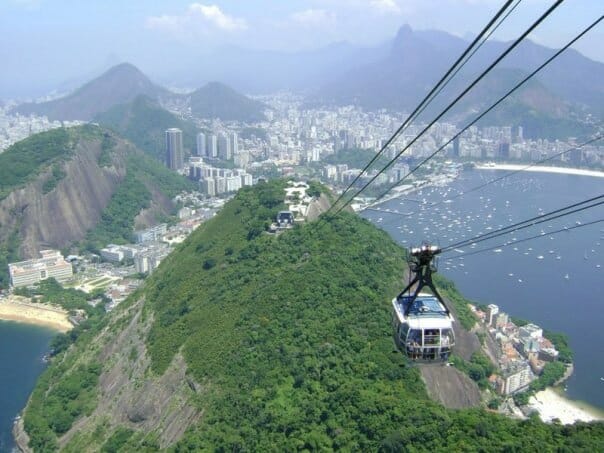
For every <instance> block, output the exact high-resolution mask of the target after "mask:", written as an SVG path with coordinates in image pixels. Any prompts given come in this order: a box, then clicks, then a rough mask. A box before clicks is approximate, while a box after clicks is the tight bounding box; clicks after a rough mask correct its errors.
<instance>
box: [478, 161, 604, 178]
mask: <svg viewBox="0 0 604 453" xmlns="http://www.w3.org/2000/svg"><path fill="white" fill-rule="evenodd" d="M476 169H477V170H508V171H518V170H522V171H532V172H538V173H558V174H564V175H578V176H594V177H596V178H604V171H598V170H583V169H580V168H565V167H541V166H534V167H527V165H517V164H489V165H477V166H476Z"/></svg>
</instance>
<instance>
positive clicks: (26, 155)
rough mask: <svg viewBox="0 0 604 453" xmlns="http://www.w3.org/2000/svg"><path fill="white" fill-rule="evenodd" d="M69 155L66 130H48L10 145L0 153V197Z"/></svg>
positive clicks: (58, 163) (71, 151) (71, 150)
mask: <svg viewBox="0 0 604 453" xmlns="http://www.w3.org/2000/svg"><path fill="white" fill-rule="evenodd" d="M72 154H73V146H72V144H70V138H69V132H68V130H67V129H64V128H59V129H52V130H50V131H47V132H42V133H40V134H35V135H32V136H31V137H28V138H26V139H25V140H21V141H20V142H17V143H15V144H13V145H11V146H10V147H9V148H8V149H7V150H6V151H4V152H3V153H1V154H0V200H1V199H3V198H5V197H6V196H7V195H8V194H9V193H11V192H12V191H13V190H15V189H16V188H19V187H22V186H24V185H25V184H27V183H28V182H29V181H31V180H33V179H35V178H37V177H38V176H39V174H40V173H42V172H43V171H44V170H45V169H46V168H48V167H50V166H51V165H57V166H58V165H60V163H61V162H64V161H65V160H67V159H69V158H70V156H71V155H72Z"/></svg>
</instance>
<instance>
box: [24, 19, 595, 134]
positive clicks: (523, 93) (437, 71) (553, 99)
mask: <svg viewBox="0 0 604 453" xmlns="http://www.w3.org/2000/svg"><path fill="white" fill-rule="evenodd" d="M508 44H509V43H504V42H499V41H488V42H487V43H485V44H484V45H483V46H482V48H481V49H480V50H479V51H478V52H477V53H476V55H474V57H473V58H472V59H471V60H470V61H469V62H468V64H467V65H466V66H465V67H464V68H463V69H462V70H461V71H460V73H459V74H458V75H457V76H456V77H455V78H454V79H453V80H452V81H451V83H450V84H449V86H448V87H447V88H446V89H445V90H444V91H443V92H442V93H441V95H440V96H439V99H437V100H436V101H435V102H434V104H433V106H432V107H431V109H428V110H427V111H426V112H425V115H424V119H427V118H428V117H429V115H433V114H434V113H435V112H437V111H438V109H439V108H442V107H443V106H445V105H447V104H448V102H449V101H450V100H452V99H453V98H454V96H455V95H457V93H459V92H461V90H462V89H463V88H465V86H466V85H467V84H468V83H469V82H470V81H471V80H473V79H474V78H475V77H476V76H477V75H478V74H479V73H480V72H481V71H482V70H483V69H484V68H485V67H486V66H487V65H488V64H489V63H490V62H491V61H493V60H494V59H495V58H496V57H497V56H498V55H500V54H501V52H503V50H504V49H505V48H506V46H507V45H508ZM467 45H468V41H466V40H465V39H462V38H459V37H456V36H453V35H450V34H448V33H445V32H441V31H434V30H428V31H425V30H424V31H417V30H412V29H411V27H409V26H408V25H405V26H403V27H401V28H400V30H399V31H398V33H397V35H396V36H395V37H394V39H393V40H391V41H389V42H387V43H384V44H380V45H378V46H375V47H372V48H359V47H355V46H354V45H351V44H348V43H336V44H333V45H330V46H327V47H324V48H322V49H318V50H315V51H306V52H298V53H285V52H274V51H258V50H254V51H251V50H244V49H239V48H227V49H223V50H222V51H221V52H216V53H215V54H213V55H212V56H211V58H210V57H208V58H203V59H202V58H198V59H194V60H193V61H192V63H191V65H190V66H191V67H190V68H189V70H188V71H187V75H184V74H181V75H180V76H178V75H174V77H176V78H177V79H179V81H180V83H183V82H185V83H188V84H190V83H194V84H196V83H200V81H202V80H205V81H207V80H217V79H218V80H225V81H227V82H228V83H229V84H231V85H232V86H234V87H236V88H238V89H243V90H245V91H246V92H276V91H279V90H283V89H286V90H292V91H295V92H299V93H302V94H304V95H305V96H306V99H307V102H308V103H309V104H311V105H325V104H327V105H346V104H356V105H359V106H362V107H363V108H365V109H369V110H375V109H381V108H385V109H391V110H396V111H411V110H412V109H413V107H415V105H416V104H417V103H418V102H419V100H420V99H422V98H423V96H424V95H425V94H426V93H427V92H428V91H429V89H430V88H431V87H432V86H433V85H434V84H435V83H436V81H437V80H438V79H439V78H440V77H441V75H442V74H444V72H445V71H446V69H447V68H448V67H449V66H450V65H451V64H452V63H453V61H454V60H455V59H456V58H457V56H459V55H460V54H461V52H462V51H463V50H464V49H465V48H466V47H467ZM553 52H555V50H554V49H550V48H547V47H544V46H541V45H538V44H535V43H533V42H531V41H525V42H523V43H522V44H521V45H520V46H518V47H517V49H516V50H515V51H514V52H513V53H512V54H510V55H509V56H508V57H506V58H505V59H504V60H503V61H502V62H501V63H500V64H499V65H498V66H497V67H496V68H495V69H494V70H493V71H492V72H491V73H490V74H489V75H488V76H487V77H486V78H485V79H484V80H483V81H482V82H481V83H480V84H478V86H476V87H475V89H474V90H472V92H470V93H469V94H468V95H467V96H466V97H465V98H464V99H463V102H461V103H460V104H459V105H458V106H456V107H455V109H453V110H452V111H451V112H450V114H449V115H448V116H447V117H446V119H447V120H450V121H453V122H457V123H460V122H464V121H466V120H467V119H468V118H471V117H472V114H473V113H475V112H477V111H479V110H481V109H483V108H485V107H487V106H488V105H490V103H492V102H493V101H494V100H496V99H497V95H501V94H503V93H505V92H506V91H507V90H508V89H509V88H510V87H511V86H512V85H513V84H514V83H515V82H516V81H518V80H520V79H521V78H522V77H524V76H526V75H527V74H529V73H530V72H531V71H532V70H533V69H534V68H536V67H537V66H538V65H540V64H541V63H542V62H543V61H545V60H546V59H547V58H548V57H549V56H551V55H552V54H553ZM208 60H211V61H212V64H211V65H208V64H206V63H207V61H208ZM602 80H604V64H603V63H599V62H596V61H593V60H590V59H588V58H586V57H584V56H583V55H581V54H580V53H578V52H576V51H574V50H567V51H566V52H564V53H563V54H562V55H561V56H560V57H559V58H558V59H557V60H555V61H554V62H553V63H552V64H551V65H549V66H548V67H547V68H545V69H544V70H543V71H542V72H541V73H540V74H539V75H538V76H537V77H535V78H534V79H533V81H531V83H530V84H527V85H526V86H525V87H523V88H522V89H521V90H519V91H518V92H517V93H515V94H514V95H513V96H512V97H511V98H510V100H508V101H506V102H505V103H504V104H502V105H501V106H500V107H499V108H498V109H497V110H496V111H494V112H492V113H491V114H489V115H488V116H487V117H485V118H484V119H483V120H482V121H481V124H483V125H487V124H490V125H504V124H505V125H512V126H519V125H522V126H524V128H525V134H526V136H527V137H531V136H541V137H551V138H557V137H561V136H564V134H570V135H581V134H583V133H585V132H586V131H587V133H589V125H586V124H584V123H582V122H581V121H579V120H578V119H579V118H582V117H585V114H586V113H592V114H594V115H595V117H596V118H604V83H603V82H602ZM141 95H144V96H146V97H147V98H148V99H151V100H152V101H154V102H156V103H157V104H159V105H160V106H161V105H164V104H165V103H166V102H172V101H174V102H177V103H179V104H181V105H182V104H183V103H184V105H186V106H188V107H190V109H191V112H192V114H193V115H195V116H197V117H201V118H220V119H222V120H225V121H230V120H241V121H258V120H262V119H263V118H264V115H263V110H264V109H265V106H264V105H262V104H261V103H259V102H256V101H254V100H252V99H250V98H247V97H245V96H243V95H242V94H240V93H238V92H237V91H235V90H234V89H232V88H230V87H228V86H226V85H224V84H222V83H218V82H210V83H207V84H206V85H205V86H203V87H202V88H200V89H198V90H196V91H194V92H192V93H190V94H188V95H182V94H176V93H172V92H170V91H169V90H167V89H165V88H162V87H161V86H159V85H157V84H155V83H153V82H151V81H150V80H149V78H147V77H146V76H145V75H144V74H143V73H142V72H141V71H139V70H138V69H137V68H135V67H134V66H132V65H130V64H127V63H123V64H120V65H118V66H115V67H113V68H112V69H110V70H109V71H107V72H106V73H104V74H103V75H101V76H100V77H98V78H96V79H94V80H92V81H91V82H89V83H87V84H85V85H84V86H82V87H81V88H79V89H78V90H76V91H75V92H74V93H72V94H70V95H69V96H66V97H64V98H61V99H56V100H53V101H50V102H44V103H39V104H32V103H29V104H23V105H20V106H18V107H17V108H16V109H15V111H17V112H19V113H23V114H28V113H37V114H43V115H47V116H48V117H49V118H51V119H60V120H67V119H82V120H91V119H93V118H94V117H95V116H96V115H98V114H101V113H103V112H106V111H108V110H110V109H111V108H113V107H115V106H116V105H120V104H128V103H130V102H132V101H133V100H134V99H135V98H137V97H138V96H141Z"/></svg>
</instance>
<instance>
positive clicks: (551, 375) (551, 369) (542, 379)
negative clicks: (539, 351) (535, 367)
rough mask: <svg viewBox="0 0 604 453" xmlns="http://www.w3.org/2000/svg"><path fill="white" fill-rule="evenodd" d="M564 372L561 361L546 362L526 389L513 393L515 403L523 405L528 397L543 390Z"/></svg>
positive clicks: (563, 365) (526, 402)
mask: <svg viewBox="0 0 604 453" xmlns="http://www.w3.org/2000/svg"><path fill="white" fill-rule="evenodd" d="M565 372H566V365H565V364H564V363H562V362H548V363H546V364H545V366H544V367H543V371H542V372H541V375H540V376H539V377H538V378H537V379H535V380H534V381H533V382H531V383H530V385H529V388H528V390H526V391H525V392H522V393H517V394H515V395H514V401H515V402H516V404H519V405H521V406H522V405H525V404H528V402H529V399H530V397H531V396H532V395H534V394H535V393H537V392H539V391H541V390H545V389H546V388H547V387H551V386H552V385H554V384H555V383H556V382H558V381H559V380H560V379H562V376H564V373H565Z"/></svg>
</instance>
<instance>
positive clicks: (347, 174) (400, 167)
mask: <svg viewBox="0 0 604 453" xmlns="http://www.w3.org/2000/svg"><path fill="white" fill-rule="evenodd" d="M361 171H362V169H360V168H349V167H348V165H347V164H338V165H325V166H324V167H323V177H324V178H325V179H327V180H328V181H330V182H335V183H343V184H349V183H351V182H352V181H354V179H355V178H356V177H357V176H359V175H360V174H361ZM376 174H377V170H372V171H369V172H366V173H364V174H363V175H362V176H361V177H360V178H359V179H358V184H359V185H363V184H365V183H366V182H368V181H370V180H371V179H373V178H374V177H375V175H376ZM407 174H409V165H407V164H406V163H403V162H397V163H396V164H394V165H393V166H392V167H391V168H390V169H389V170H388V171H386V172H385V173H382V174H380V175H379V176H377V178H375V180H374V182H373V184H375V185H382V184H387V183H395V182H397V181H400V180H401V179H403V178H404V177H405V176H406V175H407Z"/></svg>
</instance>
